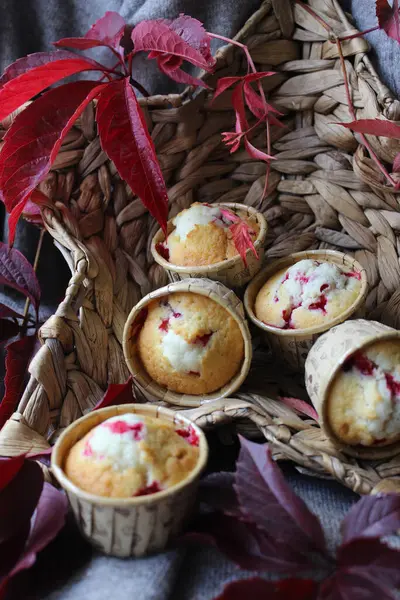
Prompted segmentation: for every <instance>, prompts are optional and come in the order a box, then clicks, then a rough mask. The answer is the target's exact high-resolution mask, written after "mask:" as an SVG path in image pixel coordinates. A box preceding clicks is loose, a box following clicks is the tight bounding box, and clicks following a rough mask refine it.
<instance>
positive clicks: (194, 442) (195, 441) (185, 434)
mask: <svg viewBox="0 0 400 600" xmlns="http://www.w3.org/2000/svg"><path fill="white" fill-rule="evenodd" d="M175 433H177V434H178V435H180V436H181V437H182V438H184V439H185V440H186V441H187V442H188V443H189V444H190V445H191V446H198V445H199V442H200V440H199V436H198V435H197V433H196V432H195V430H194V429H193V427H192V426H191V425H189V427H188V428H187V429H175Z"/></svg>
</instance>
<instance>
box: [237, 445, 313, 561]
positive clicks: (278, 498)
mask: <svg viewBox="0 0 400 600" xmlns="http://www.w3.org/2000/svg"><path fill="white" fill-rule="evenodd" d="M240 444H241V450H240V454H239V459H238V462H237V470H236V474H235V481H236V485H235V488H236V493H237V495H238V498H239V503H240V506H241V509H242V512H243V514H244V515H245V516H246V518H248V519H250V520H251V521H252V522H253V523H255V524H257V527H258V528H259V529H261V530H262V531H263V532H266V533H268V535H269V536H271V537H272V538H273V539H275V540H276V542H282V543H288V544H290V546H291V547H292V548H293V549H296V548H297V549H299V550H301V551H302V552H306V550H307V549H309V550H310V549H320V550H323V549H324V548H325V541H324V533H323V530H322V527H321V524H320V522H319V521H318V519H317V517H316V516H315V515H314V514H313V513H312V512H310V510H309V509H308V508H307V506H306V504H305V503H304V502H303V500H301V498H299V497H298V496H296V494H295V493H294V492H293V490H292V489H291V488H290V487H289V485H288V484H287V483H286V482H285V479H284V477H283V475H282V473H281V471H280V469H279V468H278V466H277V465H276V464H275V463H274V461H273V460H272V458H271V452H270V450H269V448H268V447H267V445H266V444H264V445H260V444H255V443H253V442H250V441H248V440H246V439H245V438H243V437H242V436H240ZM266 507H268V510H266Z"/></svg>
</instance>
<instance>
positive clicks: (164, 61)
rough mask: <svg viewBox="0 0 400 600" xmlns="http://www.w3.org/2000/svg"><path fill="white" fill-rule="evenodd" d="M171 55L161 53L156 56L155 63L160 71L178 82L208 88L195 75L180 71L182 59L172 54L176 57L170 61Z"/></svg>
mask: <svg viewBox="0 0 400 600" xmlns="http://www.w3.org/2000/svg"><path fill="white" fill-rule="evenodd" d="M170 58H171V57H169V56H166V55H161V56H160V57H157V65H158V68H159V69H160V71H162V72H163V73H164V74H165V75H167V76H168V77H170V78H171V79H173V80H174V81H177V82H178V83H186V84H187V85H194V86H200V87H205V88H208V85H207V84H206V83H204V81H202V80H201V79H197V77H193V76H192V75H190V74H189V73H186V72H185V71H182V69H180V68H179V67H180V66H181V65H182V63H183V60H182V59H181V58H179V57H176V56H173V57H172V58H173V59H177V60H176V61H175V60H174V61H171V60H170Z"/></svg>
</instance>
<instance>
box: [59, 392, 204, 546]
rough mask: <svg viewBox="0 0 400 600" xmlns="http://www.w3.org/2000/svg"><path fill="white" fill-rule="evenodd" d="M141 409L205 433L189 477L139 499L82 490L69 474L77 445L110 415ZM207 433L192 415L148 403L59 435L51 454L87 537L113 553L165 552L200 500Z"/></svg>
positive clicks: (92, 416)
mask: <svg viewBox="0 0 400 600" xmlns="http://www.w3.org/2000/svg"><path fill="white" fill-rule="evenodd" d="M126 413H135V414H138V415H143V416H148V417H153V418H157V419H160V420H161V421H163V422H168V423H173V424H175V425H176V426H178V427H180V428H182V427H189V426H190V427H192V428H193V429H194V430H195V432H196V434H197V435H198V437H199V459H198V462H197V465H196V466H195V468H194V469H193V471H191V472H190V473H189V475H188V477H187V478H186V479H184V480H183V481H181V482H180V483H178V484H177V485H175V486H173V487H171V488H170V489H167V490H163V491H161V492H157V493H155V494H149V495H148V496H136V497H134V498H107V497H103V496H96V495H94V494H90V493H88V492H85V491H83V490H81V489H80V488H78V487H77V486H76V485H74V484H73V483H72V482H71V481H70V480H69V479H68V477H67V476H66V474H65V472H64V464H65V459H66V457H67V455H68V452H69V451H70V449H71V448H72V446H73V445H74V444H75V443H76V442H78V441H79V440H80V439H82V437H83V436H84V435H86V434H87V433H88V432H89V431H90V430H91V429H93V427H96V426H97V425H99V424H100V423H102V422H103V421H105V420H106V419H109V418H110V417H114V416H116V415H122V414H126ZM207 457H208V446H207V441H206V438H205V435H204V434H203V432H202V431H201V429H200V428H199V427H197V425H195V424H194V423H193V422H192V421H190V420H189V419H188V418H186V417H184V416H181V415H179V414H178V413H176V412H174V411H172V410H170V409H168V408H164V407H160V406H154V405H153V406H151V405H148V404H147V405H143V404H125V405H123V406H110V407H108V408H103V409H101V410H97V411H93V412H91V413H89V414H87V415H85V416H84V417H82V418H81V419H78V420H77V421H75V422H74V423H72V425H70V426H69V427H67V429H66V430H65V431H64V432H63V433H62V434H61V436H60V437H59V438H58V440H57V442H56V444H55V446H54V449H53V452H52V458H51V467H52V472H53V474H54V476H55V477H56V479H57V480H58V482H59V484H60V485H61V487H62V488H63V489H64V490H65V492H66V494H67V496H68V499H69V502H70V505H71V508H72V511H73V513H74V516H75V519H76V521H77V524H78V526H79V528H80V530H81V532H82V534H83V536H84V537H85V538H86V539H87V540H88V541H89V542H91V544H93V545H94V546H95V547H96V548H97V549H98V550H100V551H101V552H104V553H105V554H109V555H111V556H119V557H128V556H144V555H146V554H152V553H155V552H159V551H160V550H163V549H164V548H165V547H166V546H167V544H168V542H169V541H170V540H171V539H173V538H174V537H175V536H176V535H177V534H179V532H180V531H181V529H182V527H183V526H184V525H185V522H186V520H187V518H188V517H189V516H190V513H191V510H192V508H193V506H194V504H195V500H196V492H197V484H198V480H199V477H200V475H201V473H202V471H203V469H204V468H205V466H206V463H207Z"/></svg>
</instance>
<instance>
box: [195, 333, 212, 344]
mask: <svg viewBox="0 0 400 600" xmlns="http://www.w3.org/2000/svg"><path fill="white" fill-rule="evenodd" d="M211 336H212V333H205V334H204V335H198V336H197V337H196V339H195V341H194V343H195V344H201V345H202V346H204V347H205V346H207V344H208V342H209V339H210V337H211Z"/></svg>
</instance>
